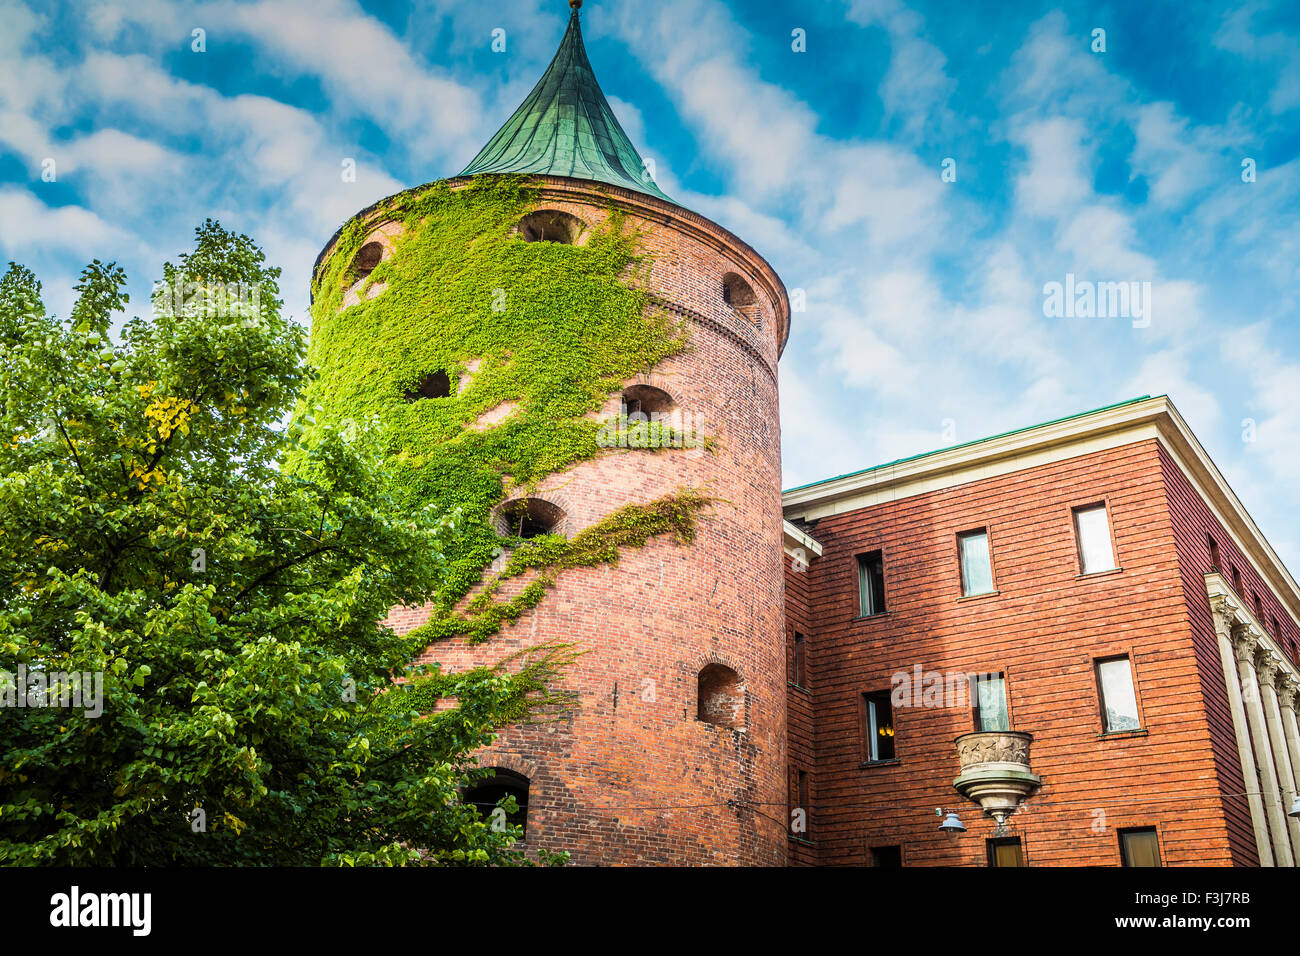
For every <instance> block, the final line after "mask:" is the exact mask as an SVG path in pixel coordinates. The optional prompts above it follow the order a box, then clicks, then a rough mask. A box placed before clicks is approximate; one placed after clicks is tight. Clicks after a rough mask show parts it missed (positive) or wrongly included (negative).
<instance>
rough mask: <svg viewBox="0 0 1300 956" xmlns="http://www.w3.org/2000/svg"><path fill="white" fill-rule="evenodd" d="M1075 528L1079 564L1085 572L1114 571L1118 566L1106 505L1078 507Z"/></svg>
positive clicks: (1075, 515)
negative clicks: (1077, 540)
mask: <svg viewBox="0 0 1300 956" xmlns="http://www.w3.org/2000/svg"><path fill="white" fill-rule="evenodd" d="M1074 530H1075V533H1076V534H1077V535H1078V539H1079V566H1080V567H1081V568H1082V570H1083V573H1084V574H1093V573H1095V572H1097V571H1112V570H1114V569H1115V567H1117V565H1116V564H1115V548H1114V547H1113V546H1112V544H1111V540H1110V521H1109V519H1108V518H1107V516H1106V506H1105V505H1090V506H1088V507H1087V508H1076V509H1075V510H1074Z"/></svg>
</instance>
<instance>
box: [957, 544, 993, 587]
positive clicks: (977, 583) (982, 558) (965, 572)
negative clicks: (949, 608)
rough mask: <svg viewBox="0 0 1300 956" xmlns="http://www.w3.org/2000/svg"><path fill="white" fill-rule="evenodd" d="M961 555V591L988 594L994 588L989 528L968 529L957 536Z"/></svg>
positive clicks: (958, 549)
mask: <svg viewBox="0 0 1300 956" xmlns="http://www.w3.org/2000/svg"><path fill="white" fill-rule="evenodd" d="M957 551H958V553H959V554H960V556H961V593H962V596H963V597H969V596H970V595H972V594H988V593H990V592H991V591H992V590H993V562H992V561H991V560H990V559H989V535H988V529H986V528H981V529H980V530H979V531H968V532H966V533H965V534H961V535H958V536H957Z"/></svg>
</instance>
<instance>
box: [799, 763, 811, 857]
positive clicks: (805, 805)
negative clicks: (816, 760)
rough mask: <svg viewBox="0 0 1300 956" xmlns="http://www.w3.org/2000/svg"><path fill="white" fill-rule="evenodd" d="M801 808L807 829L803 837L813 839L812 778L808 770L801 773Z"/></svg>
mask: <svg viewBox="0 0 1300 956" xmlns="http://www.w3.org/2000/svg"><path fill="white" fill-rule="evenodd" d="M799 808H800V809H801V810H803V812H804V821H805V829H804V833H803V836H804V838H805V839H808V840H811V839H812V829H813V813H812V776H811V775H810V774H809V773H808V771H806V770H800V771H799Z"/></svg>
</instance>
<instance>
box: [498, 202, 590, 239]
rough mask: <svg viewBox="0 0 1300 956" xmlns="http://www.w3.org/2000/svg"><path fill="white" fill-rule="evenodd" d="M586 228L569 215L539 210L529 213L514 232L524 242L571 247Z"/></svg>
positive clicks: (576, 218)
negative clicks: (551, 243)
mask: <svg viewBox="0 0 1300 956" xmlns="http://www.w3.org/2000/svg"><path fill="white" fill-rule="evenodd" d="M585 228H586V226H585V225H584V224H583V222H582V220H581V219H579V218H578V217H577V216H574V215H572V214H571V213H567V212H561V211H560V210H558V209H539V210H537V212H530V213H529V214H528V215H527V216H524V218H523V219H521V220H519V225H518V226H516V227H515V231H516V232H517V233H519V235H520V236H522V237H523V239H524V242H560V243H563V244H565V245H569V246H571V245H573V244H574V243H575V242H577V241H578V238H579V237H580V236H581V235H582V231H583V230H584V229H585Z"/></svg>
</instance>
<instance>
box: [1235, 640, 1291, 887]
mask: <svg viewBox="0 0 1300 956" xmlns="http://www.w3.org/2000/svg"><path fill="white" fill-rule="evenodd" d="M1232 646H1233V649H1234V650H1235V651H1236V652H1237V670H1238V673H1239V674H1240V675H1241V695H1242V698H1243V699H1244V701H1245V704H1246V717H1247V718H1248V720H1249V721H1250V739H1251V742H1252V743H1253V744H1254V749H1255V762H1256V763H1257V764H1258V765H1259V769H1260V775H1261V777H1262V782H1263V786H1262V788H1261V789H1262V790H1263V791H1264V812H1265V813H1266V814H1267V816H1268V830H1269V833H1270V835H1271V836H1272V838H1273V855H1274V857H1275V859H1276V860H1277V865H1278V866H1295V857H1294V856H1293V855H1292V853H1291V839H1290V836H1289V835H1288V833H1287V826H1286V810H1285V809H1283V807H1282V799H1281V794H1280V793H1279V790H1278V782H1277V766H1276V765H1275V764H1274V763H1273V749H1272V747H1270V746H1269V743H1268V726H1267V725H1266V723H1265V721H1264V707H1263V704H1262V703H1261V702H1260V697H1261V695H1260V691H1259V678H1258V677H1257V676H1256V674H1255V652H1256V651H1257V650H1258V648H1259V641H1258V640H1256V639H1255V636H1254V635H1253V634H1252V633H1251V626H1250V625H1249V624H1238V625H1237V626H1236V627H1234V628H1233V629H1232Z"/></svg>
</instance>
